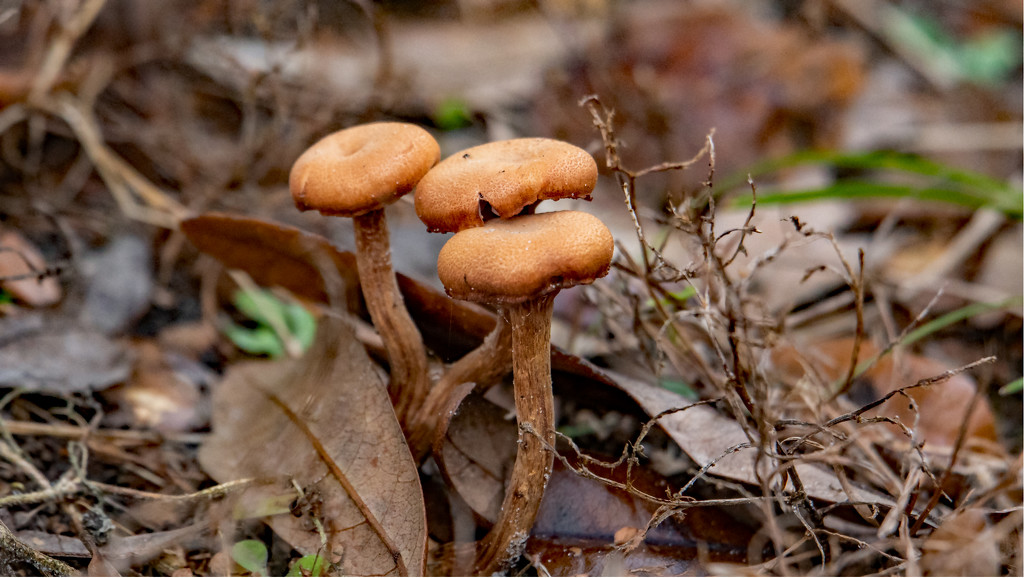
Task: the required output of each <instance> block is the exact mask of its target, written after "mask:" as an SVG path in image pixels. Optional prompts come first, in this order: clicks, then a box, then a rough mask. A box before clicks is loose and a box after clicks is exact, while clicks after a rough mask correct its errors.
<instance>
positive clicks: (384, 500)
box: [199, 319, 427, 575]
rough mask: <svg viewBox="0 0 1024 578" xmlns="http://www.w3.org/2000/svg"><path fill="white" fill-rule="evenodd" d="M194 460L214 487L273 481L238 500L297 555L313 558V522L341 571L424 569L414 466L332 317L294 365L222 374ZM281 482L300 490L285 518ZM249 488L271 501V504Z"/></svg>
mask: <svg viewBox="0 0 1024 578" xmlns="http://www.w3.org/2000/svg"><path fill="white" fill-rule="evenodd" d="M199 460H200V464H201V465H202V466H203V468H204V469H205V470H206V472H207V473H209V474H210V475H211V476H212V477H213V478H214V479H216V480H217V481H220V482H226V481H229V480H235V479H240V478H248V477H255V478H259V479H263V480H284V482H285V483H284V484H283V485H282V486H279V487H277V489H274V488H270V491H269V492H268V491H267V490H268V486H266V485H264V486H257V487H256V488H255V489H254V490H251V491H246V492H244V493H243V494H242V496H241V497H240V499H241V500H243V501H244V500H246V499H249V500H250V501H252V499H253V498H254V496H256V500H255V501H256V502H257V503H261V504H262V506H263V507H264V508H265V511H263V512H258V513H257V514H256V515H266V517H267V520H266V521H267V523H268V524H269V525H270V526H271V527H272V528H273V529H274V531H275V532H277V533H278V534H279V535H280V536H281V537H283V538H284V539H285V540H286V541H288V542H289V543H290V544H292V546H294V547H295V548H296V549H298V550H299V551H301V552H303V553H304V554H312V553H316V552H322V551H323V549H322V543H321V536H320V534H319V533H318V531H317V529H316V525H317V524H322V526H323V529H324V533H325V536H326V540H327V544H326V552H327V553H328V554H330V555H332V556H334V555H340V556H341V558H340V560H341V561H340V564H341V571H342V572H343V573H345V574H356V575H397V574H409V575H420V574H422V573H423V571H424V557H425V553H426V540H427V534H426V514H425V509H424V504H423V494H422V491H421V489H420V483H419V475H418V473H417V470H416V465H415V463H414V462H413V460H412V456H411V454H410V453H409V450H408V447H407V446H406V444H405V438H404V437H403V435H402V430H401V428H400V427H399V425H398V420H397V418H396V417H395V414H394V410H393V409H392V407H391V403H390V400H389V399H388V395H387V392H386V391H385V389H384V384H383V382H382V380H381V378H380V376H379V374H378V373H377V371H376V369H375V367H374V366H373V363H372V362H371V361H370V359H369V357H367V355H366V352H365V351H364V349H363V347H362V346H361V345H360V344H359V342H358V341H356V339H355V336H354V334H353V333H352V331H351V330H350V329H348V327H347V326H344V324H343V323H342V322H340V321H332V320H329V319H325V320H324V321H323V322H321V326H320V332H319V333H318V337H317V342H316V344H315V345H314V347H313V348H312V349H311V350H310V351H309V353H307V355H306V356H305V357H304V358H303V359H301V360H294V361H293V360H282V361H275V362H258V363H249V364H239V365H236V366H234V367H232V368H231V369H230V370H229V371H228V374H227V375H226V376H225V378H224V381H223V382H222V383H221V384H220V386H219V388H218V389H217V392H216V394H215V396H214V412H213V434H212V435H211V437H210V439H209V440H208V441H207V442H206V443H205V444H204V445H203V447H202V448H201V449H200V454H199ZM290 482H294V484H295V485H296V486H297V487H299V488H301V489H302V492H303V497H302V498H300V499H299V500H298V502H296V504H297V506H296V508H295V510H294V511H292V512H289V511H288V510H289V502H291V501H293V500H294V499H295V492H294V490H292V491H291V492H289V491H288V486H289V485H290ZM260 492H263V496H270V497H277V498H282V497H283V499H284V501H283V507H281V506H274V504H273V503H272V502H268V501H267V500H266V499H263V498H260V497H259V495H260ZM246 494H249V496H248V498H247V496H246ZM282 510H283V513H282ZM249 512H250V513H249V515H253V514H252V508H251V507H249ZM236 515H237V513H236Z"/></svg>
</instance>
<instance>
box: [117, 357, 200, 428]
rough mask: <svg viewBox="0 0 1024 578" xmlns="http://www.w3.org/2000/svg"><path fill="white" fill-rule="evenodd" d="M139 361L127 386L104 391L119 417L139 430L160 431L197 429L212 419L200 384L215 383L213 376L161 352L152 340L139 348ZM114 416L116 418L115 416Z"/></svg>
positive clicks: (189, 362)
mask: <svg viewBox="0 0 1024 578" xmlns="http://www.w3.org/2000/svg"><path fill="white" fill-rule="evenodd" d="M136 351H137V352H138V355H139V359H138V362H137V363H136V364H135V370H134V371H133V372H132V376H131V379H129V380H128V383H126V384H125V385H124V387H116V388H112V389H110V390H108V391H107V392H105V397H106V398H107V399H109V400H110V401H112V402H114V403H115V404H117V406H118V412H117V414H119V415H117V417H118V418H121V420H123V421H124V422H125V423H128V424H130V425H133V426H136V427H143V428H146V429H153V430H156V431H159V432H164V433H167V432H181V431H189V430H192V429H195V428H197V427H199V426H201V425H203V424H205V423H206V421H207V420H208V418H209V404H208V403H207V402H206V399H205V398H204V397H203V396H202V395H201V392H200V385H202V384H204V383H206V382H208V381H213V374H212V373H211V372H208V371H207V370H205V368H204V367H203V366H202V365H200V364H197V363H196V362H193V361H191V360H189V359H186V358H184V357H181V356H180V355H177V354H176V353H174V352H172V351H165V350H161V348H160V347H159V346H158V345H157V343H155V342H153V341H141V342H138V343H137V345H136ZM112 417H113V416H112Z"/></svg>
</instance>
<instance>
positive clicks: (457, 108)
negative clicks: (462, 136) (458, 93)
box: [433, 98, 473, 130]
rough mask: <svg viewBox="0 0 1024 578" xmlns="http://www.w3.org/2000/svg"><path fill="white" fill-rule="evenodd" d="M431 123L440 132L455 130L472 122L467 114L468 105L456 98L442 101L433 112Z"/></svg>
mask: <svg viewBox="0 0 1024 578" xmlns="http://www.w3.org/2000/svg"><path fill="white" fill-rule="evenodd" d="M433 121H434V124H435V125H437V128H439V129H441V130H456V129H460V128H464V127H467V126H469V125H470V124H472V122H473V121H472V118H471V117H470V114H469V105H467V104H466V102H465V101H463V100H460V99H458V98H446V99H444V100H442V101H441V103H440V104H438V105H437V108H436V109H435V110H434V114H433Z"/></svg>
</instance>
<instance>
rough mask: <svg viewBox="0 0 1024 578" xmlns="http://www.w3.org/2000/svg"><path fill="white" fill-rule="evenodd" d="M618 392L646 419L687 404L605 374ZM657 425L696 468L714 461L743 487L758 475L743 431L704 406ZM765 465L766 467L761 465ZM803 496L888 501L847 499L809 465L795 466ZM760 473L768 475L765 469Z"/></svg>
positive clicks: (835, 482)
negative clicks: (612, 380)
mask: <svg viewBox="0 0 1024 578" xmlns="http://www.w3.org/2000/svg"><path fill="white" fill-rule="evenodd" d="M608 375H609V376H610V377H612V378H613V379H614V380H615V383H616V384H617V385H618V387H619V389H621V390H622V391H624V392H626V393H627V394H628V395H629V396H630V397H632V398H633V399H634V400H635V401H636V402H637V403H638V404H640V406H641V407H643V408H644V410H645V411H646V412H647V413H648V414H649V415H651V416H655V415H658V414H660V413H662V412H664V411H667V410H670V409H677V408H683V407H686V406H689V405H692V404H693V402H691V401H690V400H688V399H686V398H685V397H683V396H681V395H679V394H677V393H673V392H671V391H668V390H667V389H664V388H661V387H658V386H656V385H653V384H649V383H644V382H641V381H637V380H635V379H632V378H629V377H626V376H623V375H616V374H614V373H612V372H608ZM658 425H660V426H661V428H662V429H664V430H665V432H666V433H668V435H669V437H671V438H672V439H673V440H674V441H675V442H676V443H677V444H679V447H680V448H681V449H682V450H683V451H684V452H686V454H687V455H688V456H690V459H692V460H693V461H695V462H696V463H697V464H699V465H701V466H702V467H703V466H705V465H707V464H710V463H712V462H714V465H713V466H711V467H710V468H709V469H708V473H709V474H711V475H716V476H721V477H723V478H729V479H731V480H736V481H740V482H745V483H748V484H754V485H757V484H758V482H757V478H758V476H757V475H756V473H755V470H754V461H755V458H756V454H757V451H758V450H757V448H756V447H747V445H748V444H750V440H749V439H748V438H747V434H746V433H745V432H744V431H743V428H742V427H741V426H740V424H738V423H737V422H735V421H734V420H732V419H730V418H728V417H726V416H724V415H722V414H720V413H718V412H717V411H716V410H714V409H712V408H710V407H707V406H696V407H691V408H689V409H687V410H685V411H678V412H675V413H670V414H668V415H665V416H663V417H662V418H661V419H659V420H658ZM764 465H765V466H767V465H768V464H767V463H765V464H764ZM796 469H797V472H798V473H799V475H800V478H801V481H802V482H803V485H804V490H805V491H806V492H807V495H808V496H809V497H811V498H813V499H816V500H826V501H829V502H844V501H847V500H851V501H868V502H873V503H877V504H886V505H891V504H892V500H891V499H890V498H889V497H887V496H884V495H882V494H879V493H878V492H875V491H873V490H869V489H867V488H860V487H851V489H853V490H854V493H855V494H856V495H852V496H848V495H847V494H846V492H845V491H844V490H843V488H842V485H841V484H840V482H839V479H838V478H836V476H835V475H834V474H833V473H832V472H830V471H827V470H823V469H819V468H817V467H815V466H813V465H811V464H798V465H797V466H796ZM762 473H768V472H767V470H766V471H763V472H762Z"/></svg>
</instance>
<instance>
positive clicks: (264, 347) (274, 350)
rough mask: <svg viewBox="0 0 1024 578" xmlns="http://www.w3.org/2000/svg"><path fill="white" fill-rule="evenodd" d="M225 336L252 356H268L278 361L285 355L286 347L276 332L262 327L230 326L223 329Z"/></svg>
mask: <svg viewBox="0 0 1024 578" xmlns="http://www.w3.org/2000/svg"><path fill="white" fill-rule="evenodd" d="M223 331H224V335H225V336H226V337H227V338H228V339H229V340H231V343H234V344H235V347H237V348H239V349H241V350H242V351H244V352H246V353H248V354H250V355H266V356H269V357H271V358H273V359H277V358H279V357H282V356H283V355H284V346H283V345H281V340H280V339H278V337H277V334H276V333H274V330H273V329H271V328H269V327H266V326H260V327H256V328H255V329H249V328H247V327H242V326H240V325H235V324H233V323H232V324H230V325H228V326H226V327H224V329H223Z"/></svg>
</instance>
